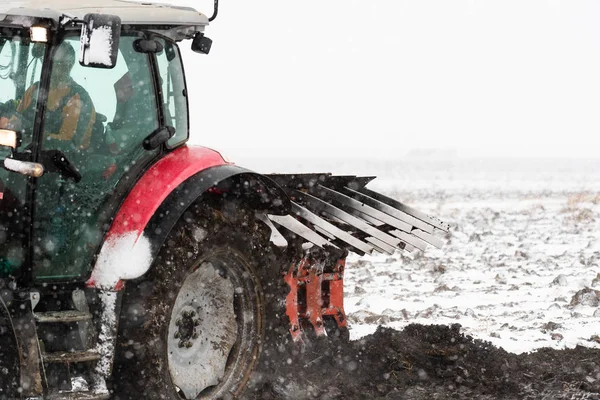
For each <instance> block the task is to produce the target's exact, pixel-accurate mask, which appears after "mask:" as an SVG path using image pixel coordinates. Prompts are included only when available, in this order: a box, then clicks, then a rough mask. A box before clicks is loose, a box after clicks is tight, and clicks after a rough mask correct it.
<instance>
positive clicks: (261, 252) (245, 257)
mask: <svg viewBox="0 0 600 400" xmlns="http://www.w3.org/2000/svg"><path fill="white" fill-rule="evenodd" d="M240 215H241V214H240ZM240 215H238V216H237V217H236V218H235V220H228V219H226V218H223V216H222V214H221V213H217V212H213V211H211V210H209V211H207V209H206V207H204V206H202V205H197V206H194V207H192V208H191V209H190V210H189V211H188V212H186V214H185V215H184V216H183V217H182V219H181V221H180V222H179V223H178V224H177V226H176V227H175V229H174V230H173V232H172V233H171V234H170V236H169V238H168V239H167V241H166V243H165V245H164V246H163V248H162V249H161V251H160V253H159V256H158V257H157V260H156V262H155V263H154V265H153V267H152V269H151V271H150V272H149V273H148V274H147V275H146V276H144V277H143V278H141V279H139V280H137V281H131V282H127V285H126V291H125V294H124V297H123V307H122V312H121V317H120V322H119V324H120V327H119V337H118V342H117V349H116V357H115V369H114V373H113V376H114V385H113V390H114V395H115V396H114V397H115V398H117V399H134V398H135V399H139V398H145V399H159V398H160V399H222V398H236V397H239V396H240V395H241V393H242V392H243V390H244V388H245V386H246V384H247V382H248V380H249V378H250V376H251V374H252V372H253V370H254V369H255V367H256V364H257V361H258V359H259V356H260V352H261V347H262V344H263V341H264V329H265V322H266V321H265V320H266V311H265V306H264V296H263V287H267V286H268V284H265V282H264V281H263V280H264V277H265V276H267V275H269V274H271V273H274V274H275V275H276V274H277V272H276V271H270V268H271V265H270V259H269V257H268V254H269V248H270V245H269V242H268V236H267V237H266V238H265V236H264V233H263V232H262V231H261V230H260V229H257V228H258V227H257V225H256V224H255V223H254V218H253V216H251V215H250V216H247V217H246V216H244V217H240ZM261 281H263V282H261Z"/></svg>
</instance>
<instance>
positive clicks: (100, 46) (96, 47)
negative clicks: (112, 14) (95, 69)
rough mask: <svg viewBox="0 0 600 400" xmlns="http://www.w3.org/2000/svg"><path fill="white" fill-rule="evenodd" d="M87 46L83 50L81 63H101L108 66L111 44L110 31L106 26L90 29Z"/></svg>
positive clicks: (109, 63)
mask: <svg viewBox="0 0 600 400" xmlns="http://www.w3.org/2000/svg"><path fill="white" fill-rule="evenodd" d="M87 45H88V46H89V47H88V48H87V49H86V51H85V52H83V53H82V54H83V57H84V60H83V63H84V64H85V65H89V64H101V65H106V66H110V65H111V64H112V63H111V50H112V45H113V37H112V31H111V29H110V27H108V26H101V27H99V28H94V29H92V30H91V34H90V39H89V43H88V44H87Z"/></svg>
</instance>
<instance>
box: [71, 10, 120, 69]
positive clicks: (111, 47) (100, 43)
mask: <svg viewBox="0 0 600 400" xmlns="http://www.w3.org/2000/svg"><path fill="white" fill-rule="evenodd" d="M83 21H84V24H83V27H82V28H81V52H80V55H79V63H80V64H81V65H83V66H84V67H94V68H114V67H115V65H117V56H118V54H119V39H120V38H121V18H119V17H118V16H116V15H108V14H87V15H86V16H85V17H83Z"/></svg>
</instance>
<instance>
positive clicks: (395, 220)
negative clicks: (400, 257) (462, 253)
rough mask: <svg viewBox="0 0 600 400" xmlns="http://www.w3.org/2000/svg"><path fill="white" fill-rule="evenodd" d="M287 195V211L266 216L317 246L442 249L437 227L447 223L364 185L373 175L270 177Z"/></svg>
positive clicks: (389, 251) (362, 251)
mask: <svg viewBox="0 0 600 400" xmlns="http://www.w3.org/2000/svg"><path fill="white" fill-rule="evenodd" d="M269 177H270V178H271V179H273V180H274V181H276V182H277V183H278V184H279V185H280V186H281V187H283V189H284V190H285V191H286V192H287V194H288V196H290V198H291V199H292V215H288V216H277V215H269V216H268V218H269V219H270V220H271V221H273V222H274V223H275V224H277V225H278V226H281V227H283V228H285V229H287V230H289V231H291V232H293V233H295V234H296V235H299V236H301V237H302V238H304V239H305V240H307V241H309V242H312V243H314V244H315V245H317V246H318V247H322V248H323V247H326V246H334V247H337V248H344V249H347V250H349V251H352V252H355V253H358V254H370V253H372V252H374V251H375V252H379V253H387V254H392V253H393V252H394V251H396V250H397V249H400V250H407V251H413V250H415V249H419V250H425V249H426V248H427V245H433V246H435V247H438V248H441V247H442V246H443V241H442V240H441V239H440V238H438V237H436V236H434V233H436V231H439V230H442V231H448V230H449V229H450V226H449V225H448V224H446V223H444V222H442V221H441V220H439V219H438V218H436V217H431V216H429V215H426V214H424V213H422V212H420V211H418V210H415V209H414V208H412V207H409V206H407V205H404V204H402V203H401V202H399V201H397V200H394V199H392V198H390V197H387V196H385V195H383V194H381V193H377V192H374V191H372V190H370V189H367V188H366V187H365V185H366V184H367V183H369V182H370V181H371V180H373V179H374V177H356V176H332V175H330V174H299V175H279V174H278V175H269Z"/></svg>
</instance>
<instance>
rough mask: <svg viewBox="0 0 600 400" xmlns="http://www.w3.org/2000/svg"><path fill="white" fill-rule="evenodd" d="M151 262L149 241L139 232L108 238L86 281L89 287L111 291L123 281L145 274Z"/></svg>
mask: <svg viewBox="0 0 600 400" xmlns="http://www.w3.org/2000/svg"><path fill="white" fill-rule="evenodd" d="M151 264H152V252H151V246H150V240H148V238H146V237H145V236H144V235H139V233H138V232H128V233H125V234H122V235H118V236H113V237H110V238H108V239H107V240H106V242H105V243H104V245H103V246H102V249H101V250H100V254H99V255H98V261H97V262H96V266H95V268H94V270H93V272H92V276H91V277H90V279H89V280H88V282H87V285H88V286H93V287H96V288H100V289H104V290H111V289H115V288H116V287H117V285H118V284H119V282H120V281H121V280H128V279H136V278H139V277H141V276H142V275H144V274H145V273H146V272H148V270H149V269H150V266H151Z"/></svg>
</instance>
